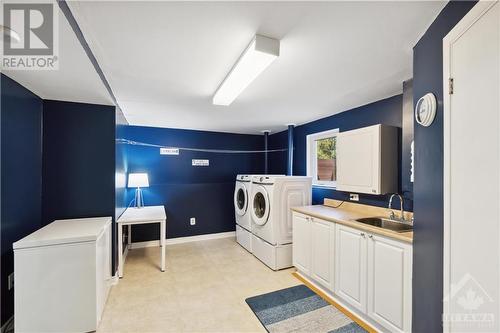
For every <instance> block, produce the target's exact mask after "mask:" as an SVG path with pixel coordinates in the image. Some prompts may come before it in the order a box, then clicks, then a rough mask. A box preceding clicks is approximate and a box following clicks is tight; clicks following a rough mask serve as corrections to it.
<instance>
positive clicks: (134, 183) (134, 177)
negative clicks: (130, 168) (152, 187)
mask: <svg viewBox="0 0 500 333" xmlns="http://www.w3.org/2000/svg"><path fill="white" fill-rule="evenodd" d="M128 187H149V180H148V174H147V173H129V175H128Z"/></svg>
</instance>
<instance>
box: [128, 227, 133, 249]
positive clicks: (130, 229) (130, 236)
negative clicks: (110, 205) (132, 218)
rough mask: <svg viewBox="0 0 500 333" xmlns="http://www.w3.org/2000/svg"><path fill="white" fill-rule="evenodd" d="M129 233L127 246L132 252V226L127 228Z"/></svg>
mask: <svg viewBox="0 0 500 333" xmlns="http://www.w3.org/2000/svg"><path fill="white" fill-rule="evenodd" d="M127 231H128V235H127V245H128V250H129V251H130V250H132V248H131V245H132V225H130V224H129V225H128V226H127Z"/></svg>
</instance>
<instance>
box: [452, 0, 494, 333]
mask: <svg viewBox="0 0 500 333" xmlns="http://www.w3.org/2000/svg"><path fill="white" fill-rule="evenodd" d="M498 3H499V0H480V1H479V2H478V3H477V4H476V5H475V6H474V7H472V9H471V10H470V11H469V12H468V13H467V14H466V15H465V16H464V17H463V18H462V19H461V20H460V22H458V23H457V25H455V27H454V28H453V29H452V30H451V31H450V32H449V33H448V34H447V35H446V36H445V37H444V38H443V111H444V114H443V136H444V138H443V139H444V141H443V149H444V151H443V152H444V156H443V158H444V164H443V176H444V181H443V199H444V206H443V215H444V216H443V218H444V229H443V300H444V298H445V297H446V296H447V295H450V293H451V280H450V278H451V276H450V275H451V273H450V268H451V262H450V258H451V238H450V237H451V233H450V230H451V220H450V215H451V214H450V213H451V203H450V193H451V188H450V185H451V180H450V172H451V168H450V158H451V156H450V148H451V142H450V135H451V133H450V113H451V109H450V107H451V95H450V85H449V78H450V77H451V76H450V74H451V73H450V66H451V51H450V50H451V46H452V44H453V43H454V42H455V41H457V40H458V39H459V38H460V37H461V36H462V35H463V34H464V33H465V32H467V31H468V30H469V29H470V28H471V27H472V26H473V25H474V24H475V23H476V22H477V21H478V20H480V19H481V18H482V17H483V16H484V15H485V14H486V13H487V12H488V11H489V10H490V9H491V8H493V6H495V5H496V4H498ZM499 13H500V12H499ZM499 20H500V14H499ZM499 75H500V73H499ZM499 186H500V184H499ZM498 264H499V265H500V260H499V263H498ZM449 310H450V309H449V305H448V303H447V302H444V301H443V316H445V315H449V312H450V311H449ZM443 332H450V327H449V325H448V323H447V322H445V321H443Z"/></svg>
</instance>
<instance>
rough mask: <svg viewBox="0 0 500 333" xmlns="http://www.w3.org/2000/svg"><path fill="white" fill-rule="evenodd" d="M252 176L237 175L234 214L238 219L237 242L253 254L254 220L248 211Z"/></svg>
mask: <svg viewBox="0 0 500 333" xmlns="http://www.w3.org/2000/svg"><path fill="white" fill-rule="evenodd" d="M251 184H252V183H251V175H237V176H236V185H235V188H234V212H235V218H236V241H237V242H238V244H240V245H241V246H243V247H244V248H245V249H246V250H247V251H250V252H252V241H251V240H252V231H251V227H252V219H251V217H250V212H249V210H248V206H249V205H248V198H249V197H250V193H251V187H250V185H251Z"/></svg>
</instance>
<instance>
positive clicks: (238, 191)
mask: <svg viewBox="0 0 500 333" xmlns="http://www.w3.org/2000/svg"><path fill="white" fill-rule="evenodd" d="M247 207H248V200H247V189H246V187H245V185H243V184H241V183H236V188H235V190H234V210H235V211H236V213H237V214H238V215H240V216H242V215H244V214H245V213H246V212H247Z"/></svg>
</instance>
